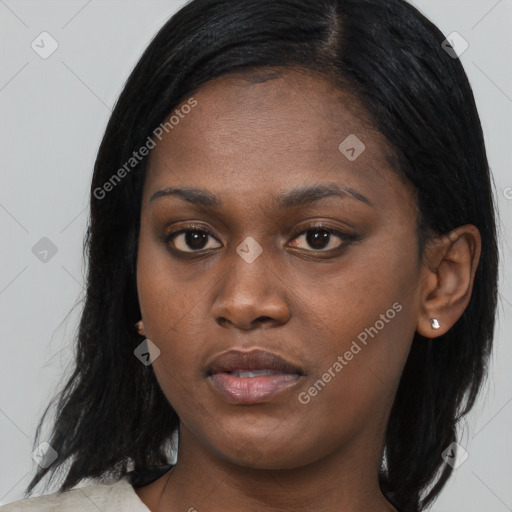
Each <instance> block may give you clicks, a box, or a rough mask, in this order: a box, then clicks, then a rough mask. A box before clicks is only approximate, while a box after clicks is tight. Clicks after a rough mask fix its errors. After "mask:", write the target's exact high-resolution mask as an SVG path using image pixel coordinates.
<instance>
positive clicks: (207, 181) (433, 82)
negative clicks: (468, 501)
mask: <svg viewBox="0 0 512 512" xmlns="http://www.w3.org/2000/svg"><path fill="white" fill-rule="evenodd" d="M444 40H445V37H444V36H443V35H442V34H441V32H440V31H439V30H438V29H437V28H436V27H435V26H433V25H432V23H430V22H429V21H428V20H427V19H425V18H424V17H423V16H422V15H421V14H420V13H419V12H418V11H417V10H416V9H415V8H413V7H412V6H411V5H409V4H408V3H406V2H405V1H403V0H316V1H314V2H311V1H308V0H194V1H192V2H190V3H189V4H187V5H186V6H185V7H184V8H182V9H181V10H180V11H179V12H178V13H177V14H176V15H174V16H173V17H172V18H171V19H170V20H169V21H168V22H167V23H166V25H165V26H164V27H163V28H162V29H161V30H160V32H159V33H158V34H157V36H156V37H155V39H154V40H153V41H152V42H151V44H150V45H149V47H148V48H147V50H146V51H145V53H144V55H143V56H142V58H141V59H140V61H139V63H138V64H137V66H136V67H135V69H134V71H133V73H132V74H131V76H130V78H129V80H128V81H127V83H126V85H125V88H124V90H123V92H122V94H121V96H120V98H119V101H118V102H117V104H116V107H115V109H114V111H113V114H112V117H111V119H110V122H109V124H108V127H107V129H106V133H105V136H104V138H103V141H102V144H101V147H100V149H99V153H98V157H97V161H96V165H95V169H94V176H93V182H92V187H91V217H90V225H89V230H88V233H87V237H86V248H87V250H88V258H89V260H88V262H89V265H88V281H87V298H86V302H85V307H84V310H83V314H82V317H81V322H80V327H79V332H78V340H77V357H76V369H75V371H74V373H73V375H72V376H71V378H70V379H69V381H68V382H67V384H66V386H65V388H64V389H63V390H62V393H61V394H60V396H59V401H58V403H57V416H56V420H55V424H54V428H53V433H52V436H51V438H50V439H49V440H48V444H49V447H48V452H47V454H46V455H45V457H46V459H45V460H43V463H42V464H41V467H40V469H39V470H38V472H37V474H36V475H35V477H34V478H33V480H32V482H31V483H30V485H29V487H28V489H27V496H28V495H29V494H30V493H31V492H32V490H33V489H34V487H35V486H36V484H37V483H38V482H40V481H41V479H42V478H43V477H44V476H45V475H46V474H47V473H49V474H50V475H51V476H52V477H54V476H55V475H58V474H59V473H60V474H62V475H63V476H64V477H65V478H64V480H63V483H62V484H61V486H60V489H59V492H57V493H54V494H51V495H47V496H40V497H35V498H29V499H25V500H21V501H19V502H17V503H14V504H11V505H7V506H6V507H4V510H6V511H7V512H11V511H16V510H20V511H21V510H27V511H31V510H38V511H44V510H48V511H49V510H52V511H54V510H55V511H67V510H73V511H78V510H80V511H82V510H84V511H85V510H98V509H99V510H102V511H103V512H113V511H121V510H122V511H127V510H130V511H141V512H142V511H146V512H147V511H148V510H149V511H151V512H161V511H169V512H174V511H179V510H184V511H186V510H188V511H189V512H192V511H199V512H201V511H208V512H217V511H221V510H222V511H223V512H229V511H235V510H236V511H238V510H247V511H263V512H274V511H292V510H293V511H296V510H304V511H323V512H334V511H340V510H343V511H349V510H350V511H351V512H362V511H365V512H367V511H376V512H384V511H400V512H411V511H420V510H424V509H425V508H426V507H427V506H428V505H429V504H431V503H432V502H433V500H434V499H435V498H436V497H437V496H438V494H439V492H440V491H441V489H442V487H443V485H444V484H445V483H446V481H447V479H448V478H449V476H450V473H451V471H452V465H451V464H449V460H448V459H449V458H450V457H454V456H455V452H456V444H455V443H456V440H457V436H456V427H457V423H458V421H459V420H460V418H461V417H462V416H463V415H465V414H466V413H467V412H468V411H469V410H470V409H471V407H472V405H473V403H474V401H475V397H476V396H477V393H478V391H479V389H480V386H481V383H482V380H483V378H484V376H485V368H486V365H487V361H488V358H489V353H490V350H491V344H492V337H493V327H494V317H495V307H496V286H497V248H496V246H497V244H496V234H495V220H494V206H493V200H492V193H491V186H490V177H489V169H488V164H487V159H486V152H485V148H484V143H483V136H482V130H481V126H480V122H479V117H478V114H477V110H476V107H475V102H474V98H473V95H472V92H471V88H470V86H469V84H468V81H467V78H466V75H465V73H464V71H463V68H462V66H461V63H460V62H459V60H458V59H457V58H456V55H455V56H454V55H453V54H450V52H447V51H446V49H445V48H443V41H444ZM454 57H455V58H454ZM47 411H48V409H47ZM43 419H44V418H43ZM40 426H41V425H40ZM38 435H39V430H38ZM175 439H177V445H175V443H174V440H175ZM39 442H40V440H38V441H37V442H36V444H35V445H38V444H39ZM174 450H176V453H177V458H176V460H175V461H174V459H173V456H174V455H176V453H174ZM55 454H56V456H55ZM43 459H44V457H43ZM44 462H46V463H44ZM84 479H93V480H95V481H96V482H97V483H96V484H94V485H88V486H86V487H83V486H81V487H77V484H79V483H80V482H82V481H83V480H84ZM106 479H108V480H106Z"/></svg>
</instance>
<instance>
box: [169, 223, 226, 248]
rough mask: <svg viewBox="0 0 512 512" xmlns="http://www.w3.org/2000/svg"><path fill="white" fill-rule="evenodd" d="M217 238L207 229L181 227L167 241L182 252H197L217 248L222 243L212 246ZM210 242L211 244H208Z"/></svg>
mask: <svg viewBox="0 0 512 512" xmlns="http://www.w3.org/2000/svg"><path fill="white" fill-rule="evenodd" d="M212 240H216V239H215V238H213V236H212V235H211V234H210V233H209V232H208V231H206V230H204V229H200V228H197V227H190V228H184V229H180V230H179V231H176V232H174V233H171V234H170V235H169V236H168V237H167V243H171V244H172V245H173V247H174V249H176V250H178V251H182V252H197V251H202V250H205V249H215V248H217V247H221V246H220V245H214V246H211V241H212ZM209 242H210V246H208V244H209Z"/></svg>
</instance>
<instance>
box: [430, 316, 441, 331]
mask: <svg viewBox="0 0 512 512" xmlns="http://www.w3.org/2000/svg"><path fill="white" fill-rule="evenodd" d="M430 323H431V325H432V329H439V328H440V327H441V326H440V325H439V322H438V320H437V318H431V319H430Z"/></svg>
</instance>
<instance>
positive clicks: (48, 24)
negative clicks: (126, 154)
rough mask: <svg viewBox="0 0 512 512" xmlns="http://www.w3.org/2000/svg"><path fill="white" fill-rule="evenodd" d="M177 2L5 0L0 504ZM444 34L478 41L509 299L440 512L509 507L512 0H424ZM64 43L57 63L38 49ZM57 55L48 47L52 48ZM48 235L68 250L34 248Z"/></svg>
mask: <svg viewBox="0 0 512 512" xmlns="http://www.w3.org/2000/svg"><path fill="white" fill-rule="evenodd" d="M183 3H184V2H181V1H180V2H178V1H171V0H166V1H155V0H152V1H147V0H145V1H140V0H131V1H110V0H109V1H100V0H89V1H85V0H81V1H61V2H53V1H31V0H26V1H25V0H0V25H1V34H2V36H1V37H2V45H1V57H0V58H1V61H0V64H1V65H0V102H1V104H0V108H1V118H0V119H1V121H0V123H1V124H0V131H1V146H0V161H1V165H2V171H3V172H2V178H1V179H2V187H1V193H0V221H1V229H2V247H1V257H2V272H1V275H0V307H1V319H0V320H1V321H0V329H1V340H2V357H1V359H0V378H1V387H0V432H1V441H0V461H1V462H0V504H2V503H8V502H11V501H14V500H15V499H19V498H21V497H22V492H23V490H24V488H25V486H26V485H27V483H28V481H29V479H30V477H31V476H32V474H33V471H34V468H35V463H34V461H33V460H32V458H31V452H32V440H33V436H34V433H35V427H36V424H37V421H38V419H39V417H40V415H41V414H42V412H43V410H44V407H45V406H46V404H47V403H48V401H49V399H50V398H51V397H53V396H54V393H55V391H56V390H57V389H58V387H59V385H60V383H61V381H62V377H61V376H62V373H63V372H64V371H66V372H67V371H69V365H70V362H71V356H72V349H71V341H72V339H73V335H74V332H75V328H76V325H77V320H78V316H79V312H80V305H77V306H76V307H75V308H74V309H73V306H74V305H75V304H76V302H77V300H78V299H79V298H81V297H82V296H83V288H82V283H83V268H84V265H83V261H82V255H81V248H82V237H83V235H84V232H85V227H86V220H87V197H88V188H89V184H90V178H91V172H92V166H93V162H94V159H95V154H96V151H97V148H98V145H99V142H100V140H101V137H102V134H103V131H104V129H105V126H106V122H107V119H108V116H109V114H110V111H111V108H112V105H113V104H114V102H115V100H116V98H117V96H118V94H119V92H120V90H121V87H122V85H123V83H124V81H125V80H126V78H127V76H128V74H129V72H130V71H131V69H132V67H133V66H134V65H135V63H136V61H137V59H138V57H139V56H140V54H141V52H142V51H143V49H144V48H145V47H146V46H147V44H148V43H149V41H150V39H151V38H152V37H153V35H154V34H155V33H156V31H157V30H158V29H159V28H160V27H161V25H162V24H163V23H164V22H165V20H166V19H167V18H168V17H169V16H170V15H171V14H172V13H173V12H175V10H176V9H177V8H178V7H179V6H181V5H183ZM414 3H415V5H416V6H417V7H419V8H420V10H422V11H423V12H424V14H426V15H427V17H429V18H430V19H431V20H432V21H433V22H434V23H436V24H437V25H438V26H439V28H440V29H441V30H442V31H443V32H444V33H445V34H446V35H448V34H450V33H451V32H453V31H457V32H459V33H460V34H461V35H462V36H463V37H464V38H465V39H466V40H467V41H468V43H469V48H468V49H467V51H466V52H465V53H464V54H463V55H462V56H461V60H462V62H463V64H464V66H465V68H466V71H467V73H468V75H469V79H470V82H471V84H472V86H473V88H474V92H475V95H476V99H477V104H478V106H479V110H480V114H481V119H482V123H483V127H484V131H485V136H486V142H487V148H488V154H489V159H490V164H491V168H492V170H493V173H494V178H495V182H496V201H497V205H498V207H499V210H500V216H501V220H500V229H501V249H502V262H501V272H502V274H501V295H500V305H499V312H498V315H499V316H498V325H497V330H496V350H495V352H494V355H493V358H492V365H491V373H490V378H489V379H488V383H487V385H486V387H485V389H484V391H483V393H482V394H481V397H480V399H479V401H478V403H477V405H476V407H475V409H474V410H473V412H472V413H471V415H470V417H469V418H468V421H467V422H466V424H465V425H464V429H463V437H462V441H461V444H462V445H463V446H464V447H465V448H466V450H467V451H468V452H469V457H468V459H467V460H466V461H465V462H464V463H463V464H462V465H461V466H460V467H459V468H458V469H456V470H455V473H454V475H453V477H452V478H451V480H450V482H449V484H448V485H447V487H446V488H445V490H444V492H443V494H442V497H441V498H440V499H439V500H438V501H437V502H436V504H435V506H434V508H433V510H434V511H436V512H506V511H511V510H512V488H511V485H510V484H511V483H512V478H511V477H512V469H511V464H510V461H511V460H512V441H511V436H510V432H512V403H511V402H512V386H511V377H510V375H511V361H512V351H511V346H510V338H511V333H512V322H511V317H512V315H511V313H512V308H511V300H512V293H511V286H510V283H511V273H510V270H511V269H512V265H511V264H510V261H511V249H510V245H509V240H510V233H509V231H510V229H511V226H512V174H511V172H510V169H511V157H510V151H509V150H510V144H511V141H512V138H511V135H512V116H511V110H512V72H511V67H510V62H511V53H512V35H511V30H510V27H511V21H512V1H511V0H500V1H497V0H461V1H454V0H451V1H450V0H448V1H447V0H444V1H441V0H415V2H414ZM43 31H47V32H49V33H50V34H51V36H52V37H53V38H54V39H55V40H56V41H57V42H58V45H59V46H58V48H57V50H56V51H55V53H53V54H52V55H51V56H50V57H48V58H47V59H43V58H41V57H40V56H39V55H38V54H37V53H36V52H35V51H34V50H33V49H32V48H31V43H32V41H34V40H35V39H36V38H37V36H39V34H40V33H41V32H43ZM46 48H48V46H46ZM43 237H47V238H48V239H49V240H51V242H52V243H53V244H54V245H55V247H56V249H57V252H56V254H54V255H52V253H51V252H49V253H48V254H47V255H46V260H47V261H41V259H40V258H42V257H43V258H44V256H43V255H42V254H39V257H36V255H35V254H34V253H33V251H32V248H33V247H34V246H35V245H36V244H37V243H38V242H39V243H40V244H48V242H47V241H46V242H45V241H43V242H40V240H41V238H43Z"/></svg>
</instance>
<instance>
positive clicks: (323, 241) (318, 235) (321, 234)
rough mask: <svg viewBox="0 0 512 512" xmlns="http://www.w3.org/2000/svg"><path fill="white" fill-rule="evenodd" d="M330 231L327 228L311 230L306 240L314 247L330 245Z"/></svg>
mask: <svg viewBox="0 0 512 512" xmlns="http://www.w3.org/2000/svg"><path fill="white" fill-rule="evenodd" d="M330 235H331V234H330V233H329V232H328V231H325V230H321V229H319V230H316V231H310V232H309V233H308V234H307V235H306V241H307V242H308V244H309V245H310V246H311V247H312V248H313V249H323V248H324V247H325V246H327V245H329V237H330Z"/></svg>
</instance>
